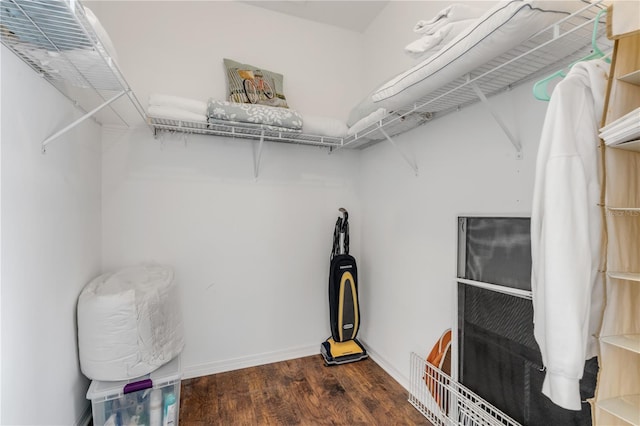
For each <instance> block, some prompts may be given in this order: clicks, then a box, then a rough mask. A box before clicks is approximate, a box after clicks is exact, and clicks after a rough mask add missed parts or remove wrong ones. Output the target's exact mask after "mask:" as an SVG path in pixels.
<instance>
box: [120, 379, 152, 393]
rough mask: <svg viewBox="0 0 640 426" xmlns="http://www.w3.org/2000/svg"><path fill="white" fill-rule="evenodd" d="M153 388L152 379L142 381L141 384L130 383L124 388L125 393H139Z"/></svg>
mask: <svg viewBox="0 0 640 426" xmlns="http://www.w3.org/2000/svg"><path fill="white" fill-rule="evenodd" d="M152 387H153V382H152V381H151V379H144V380H140V381H139V382H133V383H128V384H126V385H125V387H124V393H131V392H138V391H141V390H143V389H149V388H152Z"/></svg>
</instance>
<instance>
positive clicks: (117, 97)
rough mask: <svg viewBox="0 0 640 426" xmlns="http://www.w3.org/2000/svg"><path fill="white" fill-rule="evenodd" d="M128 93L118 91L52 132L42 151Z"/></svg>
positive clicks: (43, 144) (43, 142) (44, 142)
mask: <svg viewBox="0 0 640 426" xmlns="http://www.w3.org/2000/svg"><path fill="white" fill-rule="evenodd" d="M126 93H127V91H126V90H123V91H122V92H120V93H118V94H117V95H115V96H114V97H113V98H111V99H109V100H107V101H105V102H104V103H102V104H101V105H100V106H98V107H96V108H94V109H92V110H91V111H89V112H88V113H86V114H85V115H83V116H82V117H80V118H78V119H77V120H75V121H74V122H73V123H71V124H69V125H67V126H65V127H64V128H63V129H60V130H58V131H57V132H55V133H54V134H52V135H51V136H49V137H48V138H46V139H45V140H44V141H42V153H43V154H44V153H45V152H46V150H47V144H49V143H50V142H51V141H53V140H54V139H56V138H57V137H58V136H60V135H62V134H64V133H66V132H68V131H69V130H71V129H73V128H74V127H76V126H77V125H78V124H80V123H82V122H83V121H84V120H86V119H87V118H90V117H92V116H93V115H94V114H96V113H97V112H98V111H100V110H101V109H102V108H104V107H106V106H108V105H109V104H111V103H112V102H114V101H116V100H117V99H119V98H120V97H121V96H123V95H125V94H126Z"/></svg>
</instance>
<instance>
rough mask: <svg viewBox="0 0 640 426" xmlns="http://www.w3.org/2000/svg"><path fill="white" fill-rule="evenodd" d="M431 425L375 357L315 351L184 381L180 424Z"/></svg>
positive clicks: (187, 425) (203, 425)
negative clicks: (335, 360)
mask: <svg viewBox="0 0 640 426" xmlns="http://www.w3.org/2000/svg"><path fill="white" fill-rule="evenodd" d="M321 424H332V425H429V424H430V423H429V422H428V421H427V420H426V419H425V418H424V417H423V416H422V415H421V414H420V413H419V412H418V411H417V410H416V409H415V408H413V406H411V405H410V404H409V403H408V402H407V392H406V390H405V389H404V388H403V387H402V386H401V385H400V384H399V383H398V382H396V381H395V380H393V379H392V378H391V376H389V375H388V374H387V373H386V372H385V371H384V370H383V369H382V368H380V367H379V366H378V365H377V364H376V363H375V362H373V361H372V360H371V359H367V360H364V361H360V362H355V363H351V364H344V365H339V366H333V367H325V366H324V364H323V360H322V357H321V356H320V355H314V356H310V357H305V358H299V359H294V360H290V361H284V362H278V363H274V364H268V365H263V366H259V367H252V368H246V369H243V370H237V371H231V372H228V373H221V374H215V375H211V376H205V377H198V378H195V379H189V380H184V381H183V382H182V390H181V397H180V425H183V426H205V425H207V426H208V425H321Z"/></svg>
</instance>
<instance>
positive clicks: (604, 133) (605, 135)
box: [600, 108, 640, 146]
mask: <svg viewBox="0 0 640 426" xmlns="http://www.w3.org/2000/svg"><path fill="white" fill-rule="evenodd" d="M600 137H601V138H602V139H603V140H604V143H605V144H607V145H609V146H614V145H620V144H624V143H626V142H632V141H637V140H638V139H640V108H636V109H635V110H633V111H631V112H629V113H627V114H625V115H623V116H622V117H620V118H619V119H617V120H616V121H614V122H612V123H609V124H608V125H606V126H605V127H603V128H602V129H600Z"/></svg>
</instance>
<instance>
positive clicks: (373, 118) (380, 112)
mask: <svg viewBox="0 0 640 426" xmlns="http://www.w3.org/2000/svg"><path fill="white" fill-rule="evenodd" d="M386 115H387V110H386V109H385V108H378V109H377V110H375V111H373V112H372V113H371V114H369V115H367V116H366V117H364V118H362V119H361V120H360V121H357V122H356V123H354V125H353V126H351V127H349V131H348V132H347V133H348V134H349V136H351V135H354V134H356V133H360V132H361V131H363V130H364V129H366V128H367V127H369V126H371V125H372V124H373V123H375V122H377V121H380V120H382V119H383V118H384V117H386Z"/></svg>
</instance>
